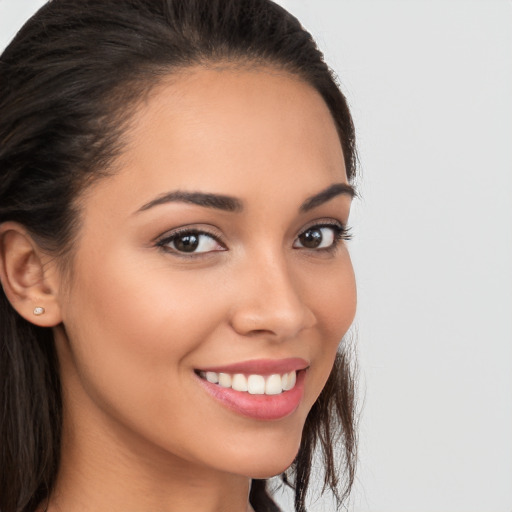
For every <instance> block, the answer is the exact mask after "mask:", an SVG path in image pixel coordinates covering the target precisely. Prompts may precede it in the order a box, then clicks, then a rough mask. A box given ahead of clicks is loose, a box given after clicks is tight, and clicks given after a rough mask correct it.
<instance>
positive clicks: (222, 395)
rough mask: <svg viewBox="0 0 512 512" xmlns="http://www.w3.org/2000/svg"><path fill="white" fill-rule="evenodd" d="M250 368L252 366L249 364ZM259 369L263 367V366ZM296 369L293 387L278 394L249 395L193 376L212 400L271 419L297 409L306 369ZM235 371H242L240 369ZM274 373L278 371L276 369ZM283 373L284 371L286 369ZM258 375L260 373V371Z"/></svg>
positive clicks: (243, 412)
mask: <svg viewBox="0 0 512 512" xmlns="http://www.w3.org/2000/svg"><path fill="white" fill-rule="evenodd" d="M234 366H236V368H240V367H239V366H237V365H234ZM226 368H232V367H231V366H229V367H223V368H222V369H226ZM244 368H245V366H244ZM251 368H254V367H253V366H251ZM261 369H263V367H262V368H261ZM207 371H210V370H207ZM211 371H218V370H211ZM231 371H233V370H230V372H231ZM235 371H236V370H235ZM290 371H292V370H290ZM296 371H297V381H296V383H295V386H294V387H293V389H290V391H283V392H282V393H280V394H279V395H251V394H250V393H247V392H242V391H235V390H234V389H231V388H223V387H222V386H219V385H218V384H212V383H211V382H208V381H207V380H205V379H202V378H201V377H199V375H197V374H196V375H195V376H196V379H197V380H198V381H199V384H200V385H201V386H202V387H203V389H204V390H205V391H206V392H207V393H208V394H209V395H210V396H211V397H212V398H213V399H214V400H216V401H218V402H219V403H220V404H221V405H223V406H225V407H227V408H228V409H230V410H231V411H234V412H235V413H238V414H241V415H242V416H246V417H249V418H252V419H255V420H261V421H271V420H279V419H282V418H285V417H287V416H289V415H290V414H292V413H293V412H294V411H295V410H296V409H297V407H298V406H299V404H300V402H301V401H302V397H303V395H304V381H305V378H306V372H307V369H300V370H296ZM230 372H227V373H230ZM236 372H237V371H236ZM237 373H243V372H242V371H240V372H237ZM249 373H257V372H253V371H252V370H251V372H249ZM274 373H279V372H277V371H276V372H274ZM284 373H286V371H285V372H284ZM259 375H262V374H261V373H260V374H259Z"/></svg>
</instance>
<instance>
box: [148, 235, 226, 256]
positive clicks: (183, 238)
mask: <svg viewBox="0 0 512 512" xmlns="http://www.w3.org/2000/svg"><path fill="white" fill-rule="evenodd" d="M158 246H159V247H162V248H164V249H167V250H170V251H171V252H175V253H182V254H201V253H207V252H214V251H224V250H226V249H225V247H224V246H223V245H222V244H220V243H219V242H218V241H217V239H216V238H214V237H213V235H210V234H208V233H203V232H201V231H182V232H181V233H180V232H178V233H174V234H172V235H171V236H169V237H167V238H165V239H163V240H162V241H160V242H159V243H158Z"/></svg>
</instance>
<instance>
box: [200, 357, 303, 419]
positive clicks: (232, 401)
mask: <svg viewBox="0 0 512 512" xmlns="http://www.w3.org/2000/svg"><path fill="white" fill-rule="evenodd" d="M308 369H309V362H308V361H305V360H304V359H301V358H288V359H281V360H270V359H260V360H252V361H246V362H240V363H235V364H231V365H224V366H222V367H220V366H218V367H209V368H201V369H196V370H195V374H196V376H197V379H198V382H199V383H200V384H201V387H202V388H203V389H204V390H205V391H206V392H207V394H208V395H209V396H210V397H211V398H213V399H214V400H215V401H216V402H217V403H220V404H221V405H223V406H224V407H227V408H228V409H230V410H231V411H233V412H235V413H238V414H241V415H242V416H246V417H249V418H252V419H255V420H267V421H268V420H279V419H282V418H285V417H287V416H289V415H290V414H292V413H293V412H294V411H295V410H296V409H297V408H298V407H299V405H300V403H301V401H302V397H303V395H304V385H305V379H306V374H307V372H308Z"/></svg>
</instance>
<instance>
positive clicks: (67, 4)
mask: <svg viewBox="0 0 512 512" xmlns="http://www.w3.org/2000/svg"><path fill="white" fill-rule="evenodd" d="M216 62H222V63H226V62H233V63H235V64H240V63H241V64H244V65H249V66H251V65H266V66H273V67H276V68H278V69H282V70H285V71H287V72H290V73H293V74H295V75H296V76H298V77H300V78H301V79H302V80H304V81H305V82H307V83H309V84H310V85H311V86H312V87H314V88H315V89H316V90H317V91H318V92H319V93H320V94H321V96H322V97H323V99H324V100H325V103H326V104H327V106H328V108H329V110H330V112H331V114H332V117H333V119H334V121H335V123H336V127H337V130H338V133H339V138H340V143H341V146H342V149H343V153H344V157H345V163H346V168H347V175H348V178H349V180H353V178H354V174H355V162H356V155H355V145H354V128H353V124H352V119H351V116H350V113H349V109H348V106H347V103H346V101H345V98H344V96H343V95H342V93H341V92H340V90H339V88H338V86H337V82H336V80H335V78H334V76H333V74H332V72H331V71H330V69H329V68H328V66H327V65H326V64H325V62H324V60H323V56H322V54H321V52H320V51H319V50H318V48H317V47H316V45H315V43H314V41H313V39H312V37H311V35H310V34H309V33H308V32H307V31H306V30H305V29H304V28H303V27H302V26H301V25H300V23H299V22H298V21H297V20H296V19H295V18H294V17H293V16H292V15H290V14H289V13H288V12H286V11H285V10H284V9H283V8H281V7H279V6H278V5H276V4H274V3H273V2H271V1H269V0H53V1H50V2H48V3H47V4H46V5H45V6H44V7H43V8H41V9H40V10H39V12H38V13H37V14H36V15H35V16H33V17H32V18H31V19H30V20H29V21H28V22H27V23H26V24H25V26H24V27H23V28H22V29H21V30H20V32H19V33H18V34H17V36H16V37H15V38H14V40H13V41H12V42H11V44H10V45H9V46H8V47H7V49H6V50H5V51H4V53H3V54H2V56H1V58H0V223H1V222H4V221H8V220H11V221H16V222H19V223H21V224H23V225H24V226H25V227H26V228H27V229H28V231H29V232H30V233H31V234H32V236H33V237H34V238H35V240H36V241H37V242H38V243H39V244H40V245H41V246H42V247H44V248H45V249H46V250H48V251H52V252H54V253H55V254H57V255H60V256H61V257H63V256H64V255H69V254H72V248H73V238H74V236H75V234H76V233H77V231H78V229H79V224H80V212H79V209H78V208H77V206H76V205H77V201H76V198H77V197H79V195H80V193H82V191H83V190H84V189H85V187H87V186H88V185H89V184H90V183H91V182H92V181H93V180H95V179H99V178H101V177H102V176H105V175H108V174H109V173H110V172H113V171H112V166H111V164H112V163H113V161H114V159H115V157H116V156H117V155H119V153H120V152H121V151H122V149H123V147H122V134H123V130H125V129H126V126H127V123H128V122H129V120H130V113H133V111H134V109H135V107H136V105H137V103H138V102H139V101H140V100H141V99H142V98H143V96H144V95H145V94H147V92H148V91H150V90H151V89H152V88H153V87H155V86H156V85H157V84H158V83H159V81H160V80H161V79H162V78H163V77H165V76H168V75H169V74H172V73H173V72H176V71H178V70H180V69H183V68H186V67H190V66H194V65H208V64H212V63H216ZM71 260H72V258H71ZM350 363H351V357H350V351H349V350H348V349H347V347H346V346H345V344H343V343H342V345H341V346H340V351H339V353H338V356H337V358H336V362H335V365H334V368H333V370H332V372H331V374H330V377H329V380H328V382H327V385H326V386H325V388H324V390H323V391H322V393H321V395H320V397H319V399H318V400H317V401H316V403H315V404H314V405H313V408H312V409H311V412H310V413H309V416H308V418H307V420H306V424H305V427H304V431H303V437H302V444H301V447H300V450H299V453H298V455H297V457H296V460H295V461H294V463H293V465H292V466H291V468H290V469H289V470H288V471H287V472H286V474H283V475H282V479H283V481H284V483H285V484H288V485H290V486H291V487H293V488H294V489H295V509H296V511H297V512H303V511H305V510H306V508H305V499H306V493H307V490H308V483H309V479H310V472H311V464H312V459H313V454H314V452H315V449H316V448H317V447H318V448H320V449H321V450H320V451H321V453H322V454H323V455H322V456H323V461H324V464H323V466H324V470H325V475H324V476H325V479H324V483H325V485H324V490H325V488H326V487H328V488H330V489H331V490H332V491H333V492H334V493H335V496H336V497H337V499H338V504H341V502H342V501H343V500H344V498H346V497H347V496H348V492H349V491H350V487H351V485H352V482H353V479H354V470H355V461H356V433H355V432H356V430H355V414H354V383H353V377H352V375H353V374H352V370H351V364H350ZM0 403H1V409H0V411H1V416H0V511H1V512H20V511H25V512H32V511H34V510H35V509H36V507H37V506H38V505H39V504H40V503H41V502H42V501H43V500H44V499H45V498H47V497H48V495H49V493H51V490H52V488H53V486H54V484H55V479H56V475H57V471H58V467H59V459H60V436H61V427H62V401H61V390H60V381H59V373H58V360H57V355H56V351H55V347H54V343H53V337H52V331H51V329H45V328H39V327H36V326H34V325H32V324H31V323H29V322H27V321H26V320H24V319H23V318H22V317H21V316H19V315H18V314H17V313H16V312H15V310H14V309H13V308H12V306H11V305H10V303H9V302H8V300H7V298H6V296H5V294H4V293H3V292H0ZM337 438H340V439H341V448H342V450H341V452H340V453H338V454H337V453H336V452H335V446H336V444H335V441H336V440H337ZM338 466H339V467H338ZM250 501H251V504H252V505H253V507H254V508H255V510H256V511H258V512H262V511H273V510H275V511H277V510H279V509H278V507H277V505H275V503H274V501H273V500H272V498H271V492H270V490H269V489H268V486H267V482H266V481H265V480H253V485H252V488H251V494H250Z"/></svg>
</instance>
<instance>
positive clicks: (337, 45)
mask: <svg viewBox="0 0 512 512" xmlns="http://www.w3.org/2000/svg"><path fill="white" fill-rule="evenodd" d="M42 3H44V2H42V1H37V0H0V48H3V47H4V46H5V45H6V44H7V42H8V41H9V40H10V39H11V37H12V36H13V35H14V34H15V32H16V31H17V29H18V28H19V27H20V26H21V24H22V23H23V22H24V21H25V20H26V19H27V17H28V16H29V15H30V14H31V13H32V12H33V11H34V10H35V9H36V8H37V7H38V6H40V5H42ZM279 3H281V4H282V5H283V6H285V7H286V8H288V9H289V10H290V11H291V12H292V13H294V14H295V15H296V16H297V17H298V18H299V19H300V20H301V21H302V22H303V24H304V25H305V26H306V28H308V29H309V30H310V31H311V32H312V33H313V35H314V36H315V37H316V39H317V41H318V43H319V45H320V47H321V49H322V50H323V51H324V52H325V54H326V58H327V61H328V62H329V64H330V65H331V66H332V67H333V68H334V70H335V71H336V73H337V75H338V76H339V80H340V83H341V87H342V90H343V91H344V92H345V94H346V95H347V98H348V100H349V103H350V105H351V108H352V112H353V115H354V119H355V123H356V128H357V133H358V141H359V152H360V160H361V165H360V171H361V175H360V178H359V180H358V188H359V190H360V193H361V197H362V198H361V199H360V200H358V201H357V202H356V204H355V206H354V211H353V215H352V224H353V229H354V231H355V239H354V240H353V241H352V242H351V252H352V255H353V260H354V264H355V268H356V273H357V278H358V288H359V310H358V316H357V319H356V324H355V331H357V332H356V334H357V339H358V350H359V366H360V401H361V403H362V405H363V407H362V415H361V429H360V437H361V456H360V468H359V472H358V477H357V483H356V487H355V490H354V493H353V497H352V499H351V502H350V504H349V509H350V510H351V511H353V512H511V511H512V3H511V2H510V1H507V0H480V1H471V0H429V1H426V0H409V1H407V0H374V1H370V0H357V1H356V0H280V1H279ZM363 402H364V404H363ZM282 500H283V503H285V506H286V507H288V505H286V498H285V497H283V498H282ZM331 507H332V506H331V505H330V504H329V502H328V501H325V500H319V501H315V502H313V503H312V506H311V511H312V512H320V511H324V512H325V511H329V510H332V508H331ZM290 510H291V509H290Z"/></svg>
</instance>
